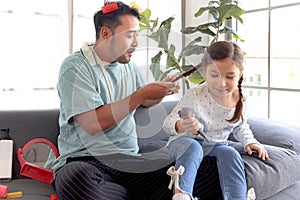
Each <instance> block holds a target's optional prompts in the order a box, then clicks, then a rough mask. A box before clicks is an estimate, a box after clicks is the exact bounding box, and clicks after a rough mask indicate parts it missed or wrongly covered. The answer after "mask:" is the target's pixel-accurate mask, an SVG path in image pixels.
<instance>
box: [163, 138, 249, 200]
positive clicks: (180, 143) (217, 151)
mask: <svg viewBox="0 0 300 200" xmlns="http://www.w3.org/2000/svg"><path fill="white" fill-rule="evenodd" d="M168 149H169V155H170V156H171V158H172V159H174V160H176V162H175V169H178V168H179V166H180V165H182V166H183V167H184V168H185V170H184V173H183V174H182V175H180V176H179V188H178V189H179V190H180V191H181V192H184V193H188V194H189V195H190V196H191V197H193V196H192V194H193V187H194V182H195V178H196V175H197V170H198V168H199V166H200V163H201V161H202V159H203V157H204V156H214V157H215V158H216V160H217V166H218V172H219V179H220V185H221V188H222V193H223V199H224V200H246V199H247V198H246V193H247V184H246V177H245V176H246V175H245V166H244V162H243V160H242V158H241V156H240V154H239V153H238V152H237V151H236V150H235V149H234V148H232V147H230V146H228V145H226V144H222V143H208V142H206V141H203V140H202V139H196V138H190V137H180V138H177V139H176V140H174V141H172V142H171V143H170V144H169V146H168Z"/></svg>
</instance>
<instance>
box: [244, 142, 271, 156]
mask: <svg viewBox="0 0 300 200" xmlns="http://www.w3.org/2000/svg"><path fill="white" fill-rule="evenodd" d="M246 151H247V152H248V154H249V155H252V153H253V151H254V152H255V151H257V153H258V157H259V158H261V159H262V160H266V159H267V158H269V155H268V152H267V150H266V149H265V147H264V146H263V145H261V144H248V145H247V146H246Z"/></svg>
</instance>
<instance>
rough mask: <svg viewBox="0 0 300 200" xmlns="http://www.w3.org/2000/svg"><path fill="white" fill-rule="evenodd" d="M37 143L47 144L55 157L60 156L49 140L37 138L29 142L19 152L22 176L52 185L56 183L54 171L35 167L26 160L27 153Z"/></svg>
mask: <svg viewBox="0 0 300 200" xmlns="http://www.w3.org/2000/svg"><path fill="white" fill-rule="evenodd" d="M35 143H45V144H47V145H49V146H50V147H51V148H52V150H53V152H54V155H55V157H58V156H59V153H58V150H57V148H56V147H55V145H54V144H53V143H52V142H50V141H49V140H47V139H44V138H36V139H33V140H30V141H29V142H27V143H26V144H25V145H24V147H23V148H19V149H18V151H17V157H18V160H19V162H20V165H21V170H20V174H21V175H23V176H27V177H30V178H33V179H36V180H39V181H42V182H44V183H48V184H51V183H52V182H53V181H54V175H53V170H51V169H46V168H43V167H41V166H38V165H35V164H32V163H28V162H27V161H26V160H25V159H24V153H26V151H27V149H28V148H29V147H30V146H31V145H32V144H35Z"/></svg>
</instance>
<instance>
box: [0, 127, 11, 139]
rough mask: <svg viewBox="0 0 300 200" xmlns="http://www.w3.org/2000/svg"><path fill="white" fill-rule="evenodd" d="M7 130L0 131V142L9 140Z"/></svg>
mask: <svg viewBox="0 0 300 200" xmlns="http://www.w3.org/2000/svg"><path fill="white" fill-rule="evenodd" d="M9 139H10V137H9V129H7V128H4V129H0V140H9Z"/></svg>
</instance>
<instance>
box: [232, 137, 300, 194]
mask: <svg viewBox="0 0 300 200" xmlns="http://www.w3.org/2000/svg"><path fill="white" fill-rule="evenodd" d="M229 144H230V146H233V147H234V148H235V149H237V150H238V151H239V152H240V154H241V155H242V158H243V160H244V163H245V168H246V175H247V184H248V187H249V188H251V187H253V188H254V189H255V192H256V197H257V199H265V198H268V197H270V196H272V195H274V194H276V193H277V192H279V191H281V190H283V189H284V188H287V187H289V186H291V185H293V184H294V183H296V182H297V181H299V180H300V170H299V166H300V155H299V154H297V153H296V152H295V151H292V150H290V149H286V148H282V147H275V146H271V145H264V146H265V148H266V149H267V151H268V154H269V158H268V159H267V160H265V161H263V160H261V159H260V158H258V155H257V154H253V155H252V156H250V155H248V154H247V153H246V152H245V151H244V148H243V147H242V145H241V143H239V142H230V143H229Z"/></svg>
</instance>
